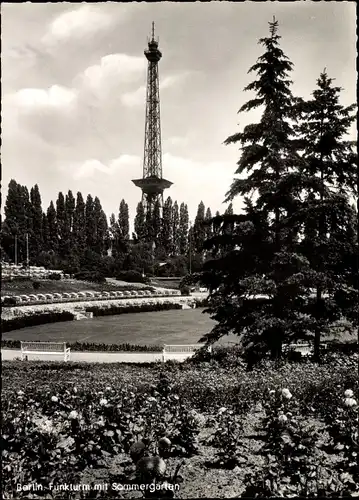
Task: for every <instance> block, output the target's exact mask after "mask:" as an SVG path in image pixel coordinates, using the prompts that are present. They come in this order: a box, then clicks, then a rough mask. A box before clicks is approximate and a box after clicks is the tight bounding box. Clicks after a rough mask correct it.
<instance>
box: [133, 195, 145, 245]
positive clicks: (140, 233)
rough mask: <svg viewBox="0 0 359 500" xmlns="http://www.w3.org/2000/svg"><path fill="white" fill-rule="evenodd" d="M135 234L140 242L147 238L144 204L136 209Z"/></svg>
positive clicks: (140, 204)
mask: <svg viewBox="0 0 359 500" xmlns="http://www.w3.org/2000/svg"><path fill="white" fill-rule="evenodd" d="M135 233H136V238H137V239H138V240H139V241H143V240H144V239H145V238H146V219H145V210H144V208H143V204H142V202H140V203H139V204H138V205H137V209H136V216H135Z"/></svg>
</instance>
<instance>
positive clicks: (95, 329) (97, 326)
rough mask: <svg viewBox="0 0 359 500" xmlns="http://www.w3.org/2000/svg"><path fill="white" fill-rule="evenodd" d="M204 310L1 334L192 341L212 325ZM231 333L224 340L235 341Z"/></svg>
mask: <svg viewBox="0 0 359 500" xmlns="http://www.w3.org/2000/svg"><path fill="white" fill-rule="evenodd" d="M202 311H203V309H185V310H172V311H158V312H148V313H147V312H144V313H134V314H132V313H131V314H121V315H116V316H105V317H98V318H93V319H91V320H82V321H71V322H66V323H51V324H47V325H39V326H33V327H30V328H22V329H20V330H14V331H11V332H8V333H3V335H2V339H3V340H29V341H31V340H32V341H59V342H94V343H106V344H126V343H129V344H138V345H161V344H195V343H196V342H197V341H198V340H199V339H200V337H201V336H202V335H204V334H205V333H208V332H209V331H210V330H211V329H212V328H213V326H214V324H215V322H214V321H212V320H211V319H210V317H209V315H208V314H202ZM236 340H237V338H236V337H234V336H230V337H226V338H225V339H224V342H225V343H226V342H229V341H236Z"/></svg>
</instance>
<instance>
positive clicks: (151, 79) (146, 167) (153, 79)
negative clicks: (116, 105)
mask: <svg viewBox="0 0 359 500" xmlns="http://www.w3.org/2000/svg"><path fill="white" fill-rule="evenodd" d="M144 54H145V56H146V58H147V61H148V66H147V91H146V120H145V145H144V155H143V175H142V179H135V180H133V181H132V182H133V183H134V184H135V186H137V187H139V188H140V189H141V190H142V204H143V208H144V210H145V215H146V216H147V215H148V212H150V213H152V212H153V208H154V205H155V203H156V202H159V205H160V210H161V211H162V207H163V191H164V190H165V189H167V188H169V187H170V186H171V185H172V184H173V183H172V182H170V181H168V180H166V179H164V178H163V177H162V146H161V118H160V90H159V73H158V63H159V61H160V59H161V57H162V53H161V51H160V50H159V48H158V41H157V40H155V23H154V22H152V39H151V40H148V49H146V50H145V51H144Z"/></svg>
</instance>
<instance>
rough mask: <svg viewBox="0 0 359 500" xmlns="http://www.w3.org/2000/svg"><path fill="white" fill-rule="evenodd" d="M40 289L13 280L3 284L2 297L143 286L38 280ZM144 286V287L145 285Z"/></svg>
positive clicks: (105, 290)
mask: <svg viewBox="0 0 359 500" xmlns="http://www.w3.org/2000/svg"><path fill="white" fill-rule="evenodd" d="M38 281H39V282H40V288H39V289H38V290H34V288H33V286H32V284H33V282H34V280H31V279H29V280H24V281H22V280H21V281H20V280H13V281H2V282H1V296H3V297H4V296H6V295H7V296H12V295H22V294H24V295H27V294H32V293H71V292H101V291H104V292H111V291H114V290H125V289H126V290H131V289H132V288H133V289H135V288H138V286H141V285H138V284H136V285H131V283H126V284H124V282H119V283H116V281H115V280H111V281H110V282H106V283H90V282H89V281H80V280H73V279H62V280H59V281H55V280H38ZM143 286H144V285H143Z"/></svg>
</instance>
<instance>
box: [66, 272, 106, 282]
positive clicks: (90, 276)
mask: <svg viewBox="0 0 359 500" xmlns="http://www.w3.org/2000/svg"><path fill="white" fill-rule="evenodd" d="M74 278H75V279H76V280H81V281H92V282H93V283H104V282H105V281H106V280H105V277H104V276H103V274H101V273H99V272H92V271H80V272H79V273H76V274H75V275H74Z"/></svg>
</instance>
